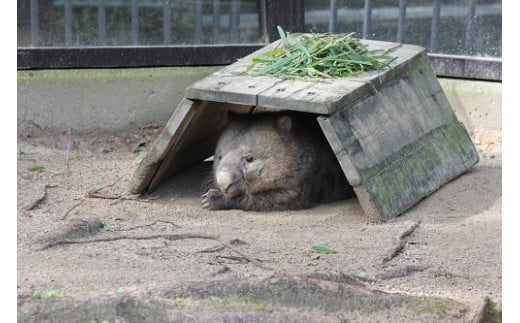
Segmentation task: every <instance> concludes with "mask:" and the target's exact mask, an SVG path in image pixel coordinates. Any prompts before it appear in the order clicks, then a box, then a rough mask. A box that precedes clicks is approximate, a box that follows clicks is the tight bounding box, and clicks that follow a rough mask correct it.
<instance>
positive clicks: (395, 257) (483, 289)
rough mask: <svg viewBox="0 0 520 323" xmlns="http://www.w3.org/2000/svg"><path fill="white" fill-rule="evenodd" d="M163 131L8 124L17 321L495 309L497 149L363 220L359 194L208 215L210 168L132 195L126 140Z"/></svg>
mask: <svg viewBox="0 0 520 323" xmlns="http://www.w3.org/2000/svg"><path fill="white" fill-rule="evenodd" d="M161 130H162V125H149V126H146V127H142V128H141V129H137V130H135V131H132V132H126V133H117V134H99V133H96V134H91V135H81V136H80V135H63V134H62V135H58V134H52V133H48V132H42V131H36V130H34V131H33V130H31V131H26V132H23V133H20V134H19V136H18V137H19V138H18V164H17V168H18V187H17V188H18V192H17V194H18V204H17V205H18V209H17V210H18V227H17V232H18V234H17V239H18V241H17V268H18V269H17V286H18V321H20V322H63V321H68V322H76V321H77V322H103V321H104V322H143V321H148V322H160V321H164V322H175V321H190V322H191V321H192V322H206V321H207V322H210V321H229V322H248V321H255V322H256V321H258V322H263V321H279V322H292V321H294V322H297V321H299V322H303V321H313V322H316V321H319V322H340V321H343V322H349V321H355V322H365V321H366V322H393V321H401V322H409V321H413V322H418V321H419V322H439V321H446V322H468V321H477V320H479V319H480V318H482V317H484V318H485V317H487V316H486V315H488V312H490V311H492V310H494V311H495V312H497V311H500V306H501V302H502V288H501V283H502V277H501V273H502V258H501V254H502V245H501V241H502V233H501V225H502V218H501V215H502V209H501V204H502V191H501V189H502V166H501V164H502V162H501V156H500V154H489V153H487V152H486V151H481V160H480V162H479V164H477V165H476V166H475V167H474V168H473V169H472V170H470V171H469V172H468V173H466V174H464V175H462V176H461V177H459V178H457V179H455V180H454V181H452V182H450V183H448V184H447V185H445V186H443V187H442V188H441V189H439V190H438V191H437V192H435V193H434V194H432V195H431V196H429V197H428V198H426V199H424V200H423V201H421V202H420V203H419V204H417V205H416V206H415V207H413V208H412V209H411V210H409V211H407V212H405V213H404V214H403V215H402V216H400V217H398V218H395V219H393V220H391V221H388V222H386V223H378V224H374V223H368V222H367V218H366V216H365V215H364V214H363V211H362V210H361V208H360V205H359V203H358V201H357V200H356V199H352V200H348V201H342V202H338V203H332V204H327V205H321V206H318V207H315V208H312V209H309V210H302V211H285V212H269V213H261V212H245V211H239V210H231V211H207V210H204V209H202V208H201V207H200V195H201V194H202V193H203V191H204V188H205V186H206V184H205V178H206V176H208V172H209V169H210V167H209V166H208V164H207V163H206V164H200V165H194V167H193V168H191V169H189V170H187V171H185V172H183V173H182V174H180V175H178V176H177V177H175V178H173V179H171V180H169V181H167V182H165V183H164V184H163V185H162V186H161V187H160V188H159V189H158V190H157V191H156V192H154V193H153V194H151V195H148V196H141V197H137V196H133V195H130V194H129V193H128V187H129V183H130V181H131V179H132V175H133V172H134V171H135V169H136V167H137V162H138V160H139V153H138V152H137V150H138V147H141V148H142V147H144V148H146V147H147V146H148V147H149V146H150V144H151V143H152V142H153V140H154V139H155V138H156V136H158V134H159V132H160V131H161ZM81 242H83V243H81ZM313 246H325V247H328V248H332V249H334V250H335V251H336V253H331V254H326V253H319V252H316V251H313V250H312V247H313ZM486 304H487V305H486Z"/></svg>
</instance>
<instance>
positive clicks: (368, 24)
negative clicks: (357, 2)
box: [363, 0, 372, 39]
mask: <svg viewBox="0 0 520 323" xmlns="http://www.w3.org/2000/svg"><path fill="white" fill-rule="evenodd" d="M371 34H372V0H365V14H364V16H363V38H366V39H369V38H370V36H371Z"/></svg>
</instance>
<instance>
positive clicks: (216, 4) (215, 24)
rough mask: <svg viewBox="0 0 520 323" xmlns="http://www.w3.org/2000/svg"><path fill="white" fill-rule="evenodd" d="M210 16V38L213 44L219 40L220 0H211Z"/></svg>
mask: <svg viewBox="0 0 520 323" xmlns="http://www.w3.org/2000/svg"><path fill="white" fill-rule="evenodd" d="M212 17H213V21H212V26H211V39H212V43H213V44H218V43H219V42H220V0H213V16H212Z"/></svg>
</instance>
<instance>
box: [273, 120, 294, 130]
mask: <svg viewBox="0 0 520 323" xmlns="http://www.w3.org/2000/svg"><path fill="white" fill-rule="evenodd" d="M276 125H277V126H278V129H280V131H281V132H283V133H289V131H291V129H292V127H293V121H292V118H291V117H290V116H282V117H278V119H276Z"/></svg>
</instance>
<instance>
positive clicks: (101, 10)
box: [98, 0, 107, 45]
mask: <svg viewBox="0 0 520 323" xmlns="http://www.w3.org/2000/svg"><path fill="white" fill-rule="evenodd" d="M106 40H107V2H106V0H99V3H98V44H99V45H105V44H106Z"/></svg>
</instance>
